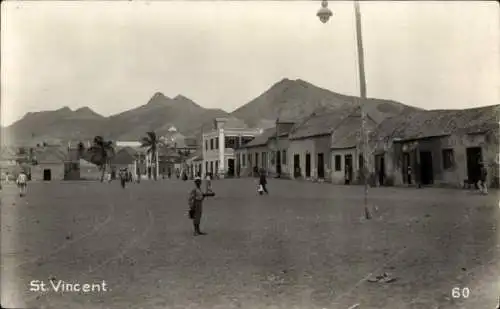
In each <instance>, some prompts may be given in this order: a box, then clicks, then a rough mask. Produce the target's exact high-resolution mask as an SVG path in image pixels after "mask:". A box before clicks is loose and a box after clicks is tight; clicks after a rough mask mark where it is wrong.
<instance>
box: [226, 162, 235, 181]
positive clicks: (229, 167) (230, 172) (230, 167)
mask: <svg viewBox="0 0 500 309" xmlns="http://www.w3.org/2000/svg"><path fill="white" fill-rule="evenodd" d="M227 176H228V177H234V159H227Z"/></svg>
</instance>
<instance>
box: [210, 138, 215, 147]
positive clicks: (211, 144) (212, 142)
mask: <svg viewBox="0 0 500 309" xmlns="http://www.w3.org/2000/svg"><path fill="white" fill-rule="evenodd" d="M213 149H214V139H213V138H211V139H210V150H213Z"/></svg>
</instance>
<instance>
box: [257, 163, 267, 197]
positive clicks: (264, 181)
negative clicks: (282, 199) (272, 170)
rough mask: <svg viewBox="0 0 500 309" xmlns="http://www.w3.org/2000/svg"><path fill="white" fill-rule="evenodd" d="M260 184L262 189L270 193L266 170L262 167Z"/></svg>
mask: <svg viewBox="0 0 500 309" xmlns="http://www.w3.org/2000/svg"><path fill="white" fill-rule="evenodd" d="M259 185H260V186H262V190H263V191H264V192H265V193H266V194H269V192H268V191H267V179H266V170H265V169H263V168H261V169H260V171H259Z"/></svg>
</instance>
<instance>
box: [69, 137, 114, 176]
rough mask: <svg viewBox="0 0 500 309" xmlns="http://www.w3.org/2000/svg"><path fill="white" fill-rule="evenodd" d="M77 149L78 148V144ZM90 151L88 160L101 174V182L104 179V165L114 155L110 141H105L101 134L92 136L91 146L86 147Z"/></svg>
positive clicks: (106, 164) (107, 163)
mask: <svg viewBox="0 0 500 309" xmlns="http://www.w3.org/2000/svg"><path fill="white" fill-rule="evenodd" d="M78 146H79V150H80V145H78ZM88 152H89V153H90V162H91V163H92V164H95V165H96V166H97V167H98V168H99V170H100V171H101V172H102V174H101V182H103V181H104V175H105V173H106V166H108V165H109V163H110V160H111V158H113V157H114V155H115V149H114V147H113V142H112V141H106V140H104V138H103V137H102V136H96V137H94V141H93V143H92V146H91V147H90V148H89V149H88Z"/></svg>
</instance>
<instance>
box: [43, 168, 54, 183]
mask: <svg viewBox="0 0 500 309" xmlns="http://www.w3.org/2000/svg"><path fill="white" fill-rule="evenodd" d="M51 180H52V171H51V170H50V169H48V168H46V169H44V170H43V181H51Z"/></svg>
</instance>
